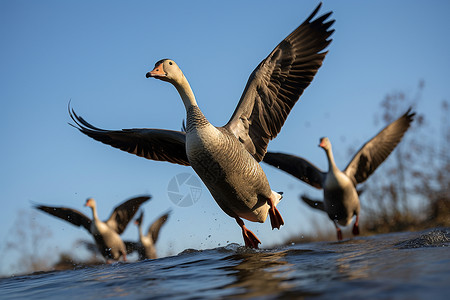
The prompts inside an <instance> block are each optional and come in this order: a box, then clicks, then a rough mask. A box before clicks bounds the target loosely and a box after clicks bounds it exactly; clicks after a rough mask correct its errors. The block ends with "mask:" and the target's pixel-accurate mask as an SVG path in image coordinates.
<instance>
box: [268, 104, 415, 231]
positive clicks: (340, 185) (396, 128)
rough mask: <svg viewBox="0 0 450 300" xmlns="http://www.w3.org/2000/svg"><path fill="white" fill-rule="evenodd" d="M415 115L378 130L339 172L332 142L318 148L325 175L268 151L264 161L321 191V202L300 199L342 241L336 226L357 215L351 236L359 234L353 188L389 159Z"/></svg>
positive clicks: (297, 160) (295, 158)
mask: <svg viewBox="0 0 450 300" xmlns="http://www.w3.org/2000/svg"><path fill="white" fill-rule="evenodd" d="M414 115H415V113H414V112H411V109H409V110H408V111H407V112H406V113H405V114H404V115H403V116H401V117H400V118H399V119H397V120H396V121H394V122H392V123H391V124H389V125H388V126H386V127H385V128H384V129H383V130H381V131H380V132H379V133H378V134H377V135H376V136H375V137H373V138H372V139H371V140H370V141H368V142H367V143H366V144H364V145H363V146H362V147H361V149H359V151H358V152H357V153H356V154H355V156H354V157H353V159H352V160H351V161H350V163H349V164H348V165H347V167H346V168H345V169H344V171H343V172H342V171H341V170H339V169H338V167H337V166H336V164H335V162H334V158H333V153H332V151H331V142H330V140H329V139H328V138H327V137H324V138H321V139H320V144H319V147H321V148H322V149H324V150H325V154H326V155H327V159H328V172H327V173H325V172H323V171H321V170H320V169H318V168H317V167H316V166H314V165H313V164H312V163H310V162H308V161H307V160H305V159H303V158H301V157H298V156H295V155H290V154H284V153H272V152H267V153H266V156H265V157H264V162H266V163H268V164H270V165H272V166H274V167H277V168H279V169H281V170H283V171H285V172H287V173H289V174H291V175H293V176H295V177H297V178H298V179H300V180H302V181H304V182H306V183H308V184H310V185H311V186H313V187H315V188H318V189H323V195H324V201H320V200H313V199H310V198H308V197H307V196H305V195H302V196H301V198H302V200H303V201H305V202H306V203H307V204H308V205H309V206H311V207H313V208H316V209H319V210H322V211H324V212H326V213H327V214H328V217H329V218H330V219H331V220H332V221H333V222H334V225H335V227H336V231H337V238H338V240H342V232H341V229H340V228H339V227H338V224H339V225H342V226H347V225H349V224H350V223H351V221H352V219H353V216H354V215H356V220H355V224H354V226H353V234H354V235H358V234H359V227H358V226H359V224H358V223H359V210H360V204H359V197H358V191H357V190H356V186H357V184H359V183H362V182H364V181H365V180H367V178H369V176H370V175H371V174H372V173H373V172H374V171H375V169H376V168H378V166H379V165H381V163H382V162H383V161H384V160H385V159H386V158H387V157H388V156H389V154H390V153H391V152H392V151H393V150H394V149H395V147H396V146H397V144H398V143H399V142H400V140H401V139H402V137H403V135H404V134H405V132H406V131H407V130H408V128H409V126H410V124H411V122H412V121H413V117H414Z"/></svg>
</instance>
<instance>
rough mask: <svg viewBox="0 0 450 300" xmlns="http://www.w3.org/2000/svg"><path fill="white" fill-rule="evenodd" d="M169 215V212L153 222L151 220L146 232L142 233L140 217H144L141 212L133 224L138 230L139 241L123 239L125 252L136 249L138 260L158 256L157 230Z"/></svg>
mask: <svg viewBox="0 0 450 300" xmlns="http://www.w3.org/2000/svg"><path fill="white" fill-rule="evenodd" d="M169 215H170V212H168V213H165V214H164V215H162V216H160V217H159V218H158V219H157V220H156V221H155V222H153V224H152V225H150V227H149V228H148V231H147V234H145V235H144V234H143V233H142V219H143V217H144V213H143V212H141V214H140V215H139V217H138V218H137V219H136V220H135V221H134V224H135V225H136V226H137V228H138V232H139V242H137V243H136V242H128V241H125V245H126V247H127V253H131V252H133V251H137V252H138V254H139V260H144V259H155V258H158V256H157V254H156V248H155V244H156V241H157V240H158V236H159V231H160V229H161V227H162V226H163V225H164V223H165V222H166V221H167V219H168V218H169Z"/></svg>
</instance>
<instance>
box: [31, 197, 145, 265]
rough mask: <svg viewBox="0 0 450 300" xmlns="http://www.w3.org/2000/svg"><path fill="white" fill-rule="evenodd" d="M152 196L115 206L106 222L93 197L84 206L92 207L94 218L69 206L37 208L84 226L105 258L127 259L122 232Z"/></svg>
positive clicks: (133, 199)
mask: <svg viewBox="0 0 450 300" xmlns="http://www.w3.org/2000/svg"><path fill="white" fill-rule="evenodd" d="M150 198H151V197H150V196H142V197H136V198H131V199H129V200H127V201H125V202H124V203H122V204H120V205H119V206H117V207H116V208H114V210H113V212H112V213H111V216H110V217H109V219H108V220H107V221H105V222H102V221H101V220H99V218H98V216H97V206H96V203H95V200H94V199H93V198H89V199H87V200H86V203H85V205H84V206H87V207H90V208H91V209H92V215H93V220H91V219H90V218H89V217H87V216H86V215H85V214H83V213H81V212H79V211H78V210H75V209H72V208H67V207H53V206H45V205H36V206H35V208H37V209H39V210H42V211H44V212H46V213H48V214H51V215H53V216H55V217H58V218H60V219H63V220H65V221H67V222H70V223H72V224H73V225H75V226H83V227H84V228H85V229H86V230H87V231H89V233H90V234H92V236H93V237H94V240H95V243H96V244H97V248H98V250H99V251H100V253H101V254H102V255H103V257H105V259H107V260H108V259H113V260H119V258H120V257H121V256H122V258H123V260H124V261H126V260H127V256H126V254H127V253H126V247H125V244H124V242H123V241H122V239H121V238H120V234H122V232H124V230H125V228H126V227H127V225H128V223H129V222H130V220H131V219H132V218H133V217H134V215H135V214H136V212H137V210H138V209H139V207H140V206H141V204H142V203H144V202H146V201H148V200H149V199H150Z"/></svg>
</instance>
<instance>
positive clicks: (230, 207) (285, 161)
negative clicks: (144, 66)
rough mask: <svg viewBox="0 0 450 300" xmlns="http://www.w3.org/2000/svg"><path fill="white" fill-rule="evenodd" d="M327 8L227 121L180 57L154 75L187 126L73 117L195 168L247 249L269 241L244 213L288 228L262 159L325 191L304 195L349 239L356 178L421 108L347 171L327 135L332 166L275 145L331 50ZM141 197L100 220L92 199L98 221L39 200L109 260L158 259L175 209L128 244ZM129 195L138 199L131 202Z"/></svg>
mask: <svg viewBox="0 0 450 300" xmlns="http://www.w3.org/2000/svg"><path fill="white" fill-rule="evenodd" d="M320 7H321V4H319V5H318V6H317V7H316V8H315V9H314V11H313V12H312V13H311V14H310V15H309V17H308V18H307V19H306V20H305V21H304V22H303V23H302V24H301V25H300V26H298V27H297V28H296V29H295V30H294V31H293V32H292V33H291V34H290V35H288V36H287V37H286V38H285V39H283V40H282V41H281V42H280V43H279V44H278V45H277V46H276V47H275V48H274V49H273V51H272V52H270V54H269V55H268V56H267V57H266V58H265V59H264V60H262V61H261V62H260V63H259V65H258V66H257V67H256V68H255V70H254V71H253V72H252V73H251V74H250V77H249V79H248V82H247V85H246V86H245V89H244V91H243V93H242V96H241V98H240V100H239V102H238V104H237V106H236V109H235V111H234V113H233V114H232V115H231V117H230V119H229V121H228V122H227V123H226V124H225V125H224V126H222V127H216V126H214V125H212V124H211V123H210V122H209V121H208V119H207V117H206V116H205V115H204V114H203V113H202V111H201V109H200V107H199V105H198V104H197V100H196V98H195V96H194V92H193V90H192V88H191V86H190V85H189V82H188V80H187V78H186V76H185V74H184V73H183V72H182V71H181V69H180V67H179V66H178V65H177V63H175V61H174V60H172V59H162V60H159V61H157V62H156V64H155V67H154V68H153V70H151V71H149V72H148V73H147V74H146V77H147V78H154V79H159V80H162V81H165V82H168V83H170V84H172V85H173V86H174V87H175V88H176V90H177V92H178V94H179V95H180V97H181V100H182V102H183V104H184V107H185V110H186V126H185V128H184V130H181V131H175V130H165V129H151V128H148V129H142V128H135V129H122V130H105V129H101V128H98V127H95V126H93V125H91V124H90V123H89V122H87V121H86V120H85V119H84V118H82V117H81V116H80V115H78V114H77V113H75V111H74V109H72V108H71V107H70V104H69V115H70V117H71V119H72V120H73V122H74V124H70V125H72V126H74V127H75V128H77V129H78V130H79V131H80V132H82V133H83V134H85V135H87V136H89V137H91V138H93V139H95V140H97V141H100V142H102V143H104V144H107V145H110V146H112V147H115V148H118V149H120V150H122V151H126V152H128V153H131V154H134V155H137V156H141V157H144V158H147V159H149V160H155V161H166V162H170V163H174V164H179V165H183V166H191V167H192V169H193V170H194V171H195V173H196V174H197V175H198V177H200V179H201V180H202V181H203V183H204V184H205V186H206V187H207V188H208V190H209V192H210V194H211V195H212V197H213V198H214V200H215V201H216V203H217V204H218V205H219V207H220V208H221V209H222V210H223V211H224V212H225V213H226V214H227V215H228V216H230V217H231V218H233V219H234V220H235V221H236V222H237V224H238V225H239V226H240V229H241V231H242V236H243V239H244V243H245V246H246V247H250V248H258V245H259V244H260V243H261V241H260V240H259V239H258V237H257V236H256V235H255V234H254V233H253V232H252V231H250V230H249V229H247V227H246V226H245V224H244V220H247V221H251V222H259V223H264V222H265V220H266V219H267V217H269V219H270V224H271V227H272V229H275V228H277V229H280V227H281V226H282V225H284V222H285V221H284V219H283V217H282V216H281V212H280V211H279V210H278V209H277V205H278V203H279V202H280V200H281V199H282V193H281V192H275V191H274V190H272V187H271V186H270V184H269V180H268V178H267V177H266V174H265V173H264V171H263V169H262V168H261V165H260V162H261V161H264V162H266V163H268V164H270V165H273V166H276V167H278V168H280V169H281V170H283V171H285V172H288V173H290V174H292V175H294V176H295V177H297V178H299V179H301V180H303V181H304V182H306V183H308V184H310V185H312V186H313V187H316V188H321V189H323V190H324V201H323V202H322V201H315V200H311V199H308V198H307V197H306V196H302V198H303V199H304V201H306V202H307V203H309V204H311V205H312V206H313V207H315V208H319V209H321V210H323V211H325V212H326V213H328V215H329V217H330V219H331V220H333V221H334V223H335V225H336V230H337V233H338V239H342V234H341V231H340V229H339V227H338V224H339V225H342V226H346V225H349V224H350V223H351V222H352V219H353V217H354V216H356V221H355V225H354V228H353V233H354V234H358V233H359V228H358V220H359V211H360V205H359V199H358V194H357V191H356V185H357V184H359V183H361V182H363V181H365V180H366V179H367V178H368V177H369V176H370V175H371V174H372V173H373V172H374V171H375V169H376V168H377V167H378V166H379V165H380V164H381V163H382V162H383V161H384V160H385V159H386V158H387V156H388V155H389V154H390V153H391V152H392V151H393V150H394V148H395V147H396V145H397V144H398V143H399V142H400V140H401V139H402V137H403V135H404V134H405V132H406V131H407V129H408V128H409V126H410V123H411V122H412V119H413V116H414V113H413V112H411V111H410V110H409V111H408V112H406V113H405V114H404V115H403V116H402V117H400V118H399V119H398V120H396V121H395V122H393V123H392V124H390V125H388V126H387V127H386V128H385V129H383V130H382V131H381V132H380V133H379V134H378V135H377V136H375V137H374V138H373V139H371V140H370V141H369V142H368V143H366V144H365V145H364V146H363V147H362V148H361V150H360V151H358V153H357V154H356V155H355V157H354V158H353V159H352V161H351V162H350V163H349V165H348V166H347V168H346V169H345V170H344V171H343V172H342V171H340V170H339V169H338V168H337V167H336V165H335V163H334V159H333V155H332V152H331V143H330V141H329V139H328V138H322V139H321V142H320V147H321V148H323V149H324V150H325V153H326V155H327V158H328V162H329V171H328V172H327V173H325V172H322V171H321V170H319V169H318V168H316V167H315V166H314V165H312V164H311V163H309V162H307V161H306V160H304V159H302V158H300V157H296V156H293V155H288V154H283V153H271V152H267V147H268V144H269V141H271V140H272V139H274V138H275V137H276V136H277V135H278V134H279V133H280V130H281V128H282V126H283V124H284V123H285V121H286V119H287V117H288V115H289V113H290V111H291V110H292V108H293V107H294V105H295V104H296V103H297V101H298V100H299V98H300V96H301V95H302V93H303V92H304V90H305V89H306V88H307V87H308V86H309V84H310V83H311V82H312V80H313V78H314V76H315V75H316V73H317V71H318V70H319V68H320V67H321V66H322V63H323V60H324V58H325V56H326V54H327V53H328V51H327V50H326V48H327V47H328V46H329V45H330V43H331V41H332V39H330V36H331V35H332V33H333V32H334V29H332V28H331V27H332V25H333V23H334V20H329V18H330V16H331V14H332V13H331V12H328V13H326V14H323V15H322V16H317V14H318V12H319V10H320ZM136 199H140V200H136ZM136 199H134V200H133V199H132V200H129V201H127V202H125V203H124V204H122V205H120V206H119V207H117V208H116V209H115V210H114V212H113V214H112V215H111V217H110V219H109V220H108V221H106V222H101V221H99V220H98V217H97V215H96V210H95V202H94V201H93V200H88V201H87V203H86V205H87V206H90V207H91V208H92V210H93V215H94V219H93V220H91V219H89V218H87V217H86V216H84V215H83V214H81V213H80V212H77V211H75V210H73V209H69V208H61V207H59V208H58V207H49V206H42V205H40V206H37V208H38V209H40V210H43V211H45V212H47V213H49V214H52V215H54V216H56V217H59V218H62V219H64V220H66V221H69V222H70V223H72V224H74V225H77V226H83V227H85V228H86V229H87V230H88V231H89V232H90V233H91V234H92V235H93V237H94V239H95V241H96V244H97V247H98V249H99V250H100V252H101V253H102V254H103V255H104V257H105V258H109V259H115V260H116V259H119V258H120V257H122V258H123V259H124V260H126V254H127V253H130V252H131V251H137V252H139V256H140V258H141V259H147V258H155V257H156V253H155V249H154V243H155V242H156V240H157V237H158V232H159V229H160V228H161V226H162V225H163V224H164V222H165V221H166V220H167V218H168V216H169V214H165V215H164V216H162V217H160V218H159V219H158V220H157V221H156V222H155V223H153V224H152V225H151V226H150V228H149V230H148V233H147V234H146V235H144V234H143V233H142V229H141V223H142V214H141V215H140V216H139V218H138V219H137V220H136V224H137V225H138V230H139V241H138V242H136V243H128V245H126V243H125V242H123V241H122V240H121V239H120V237H119V235H120V233H121V232H123V230H124V228H125V227H126V225H127V224H128V222H129V221H130V219H131V218H132V217H133V216H134V214H135V213H136V211H137V210H138V209H139V206H140V205H141V204H143V203H144V202H145V201H147V200H148V199H149V197H140V198H136ZM130 201H134V202H133V204H132V205H131V204H129V202H130Z"/></svg>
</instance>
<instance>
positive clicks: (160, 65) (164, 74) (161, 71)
mask: <svg viewBox="0 0 450 300" xmlns="http://www.w3.org/2000/svg"><path fill="white" fill-rule="evenodd" d="M145 77H147V78H149V77H153V78H156V79H160V80H162V81H167V82H170V83H172V84H174V85H181V83H182V79H183V77H184V75H183V72H182V71H181V69H180V68H179V67H178V65H177V64H176V63H175V62H174V61H173V60H172V59H168V58H166V59H162V60H160V61H158V62H157V63H156V64H155V67H154V68H153V70H152V71H150V72H148V73H147V74H146V75H145Z"/></svg>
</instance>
